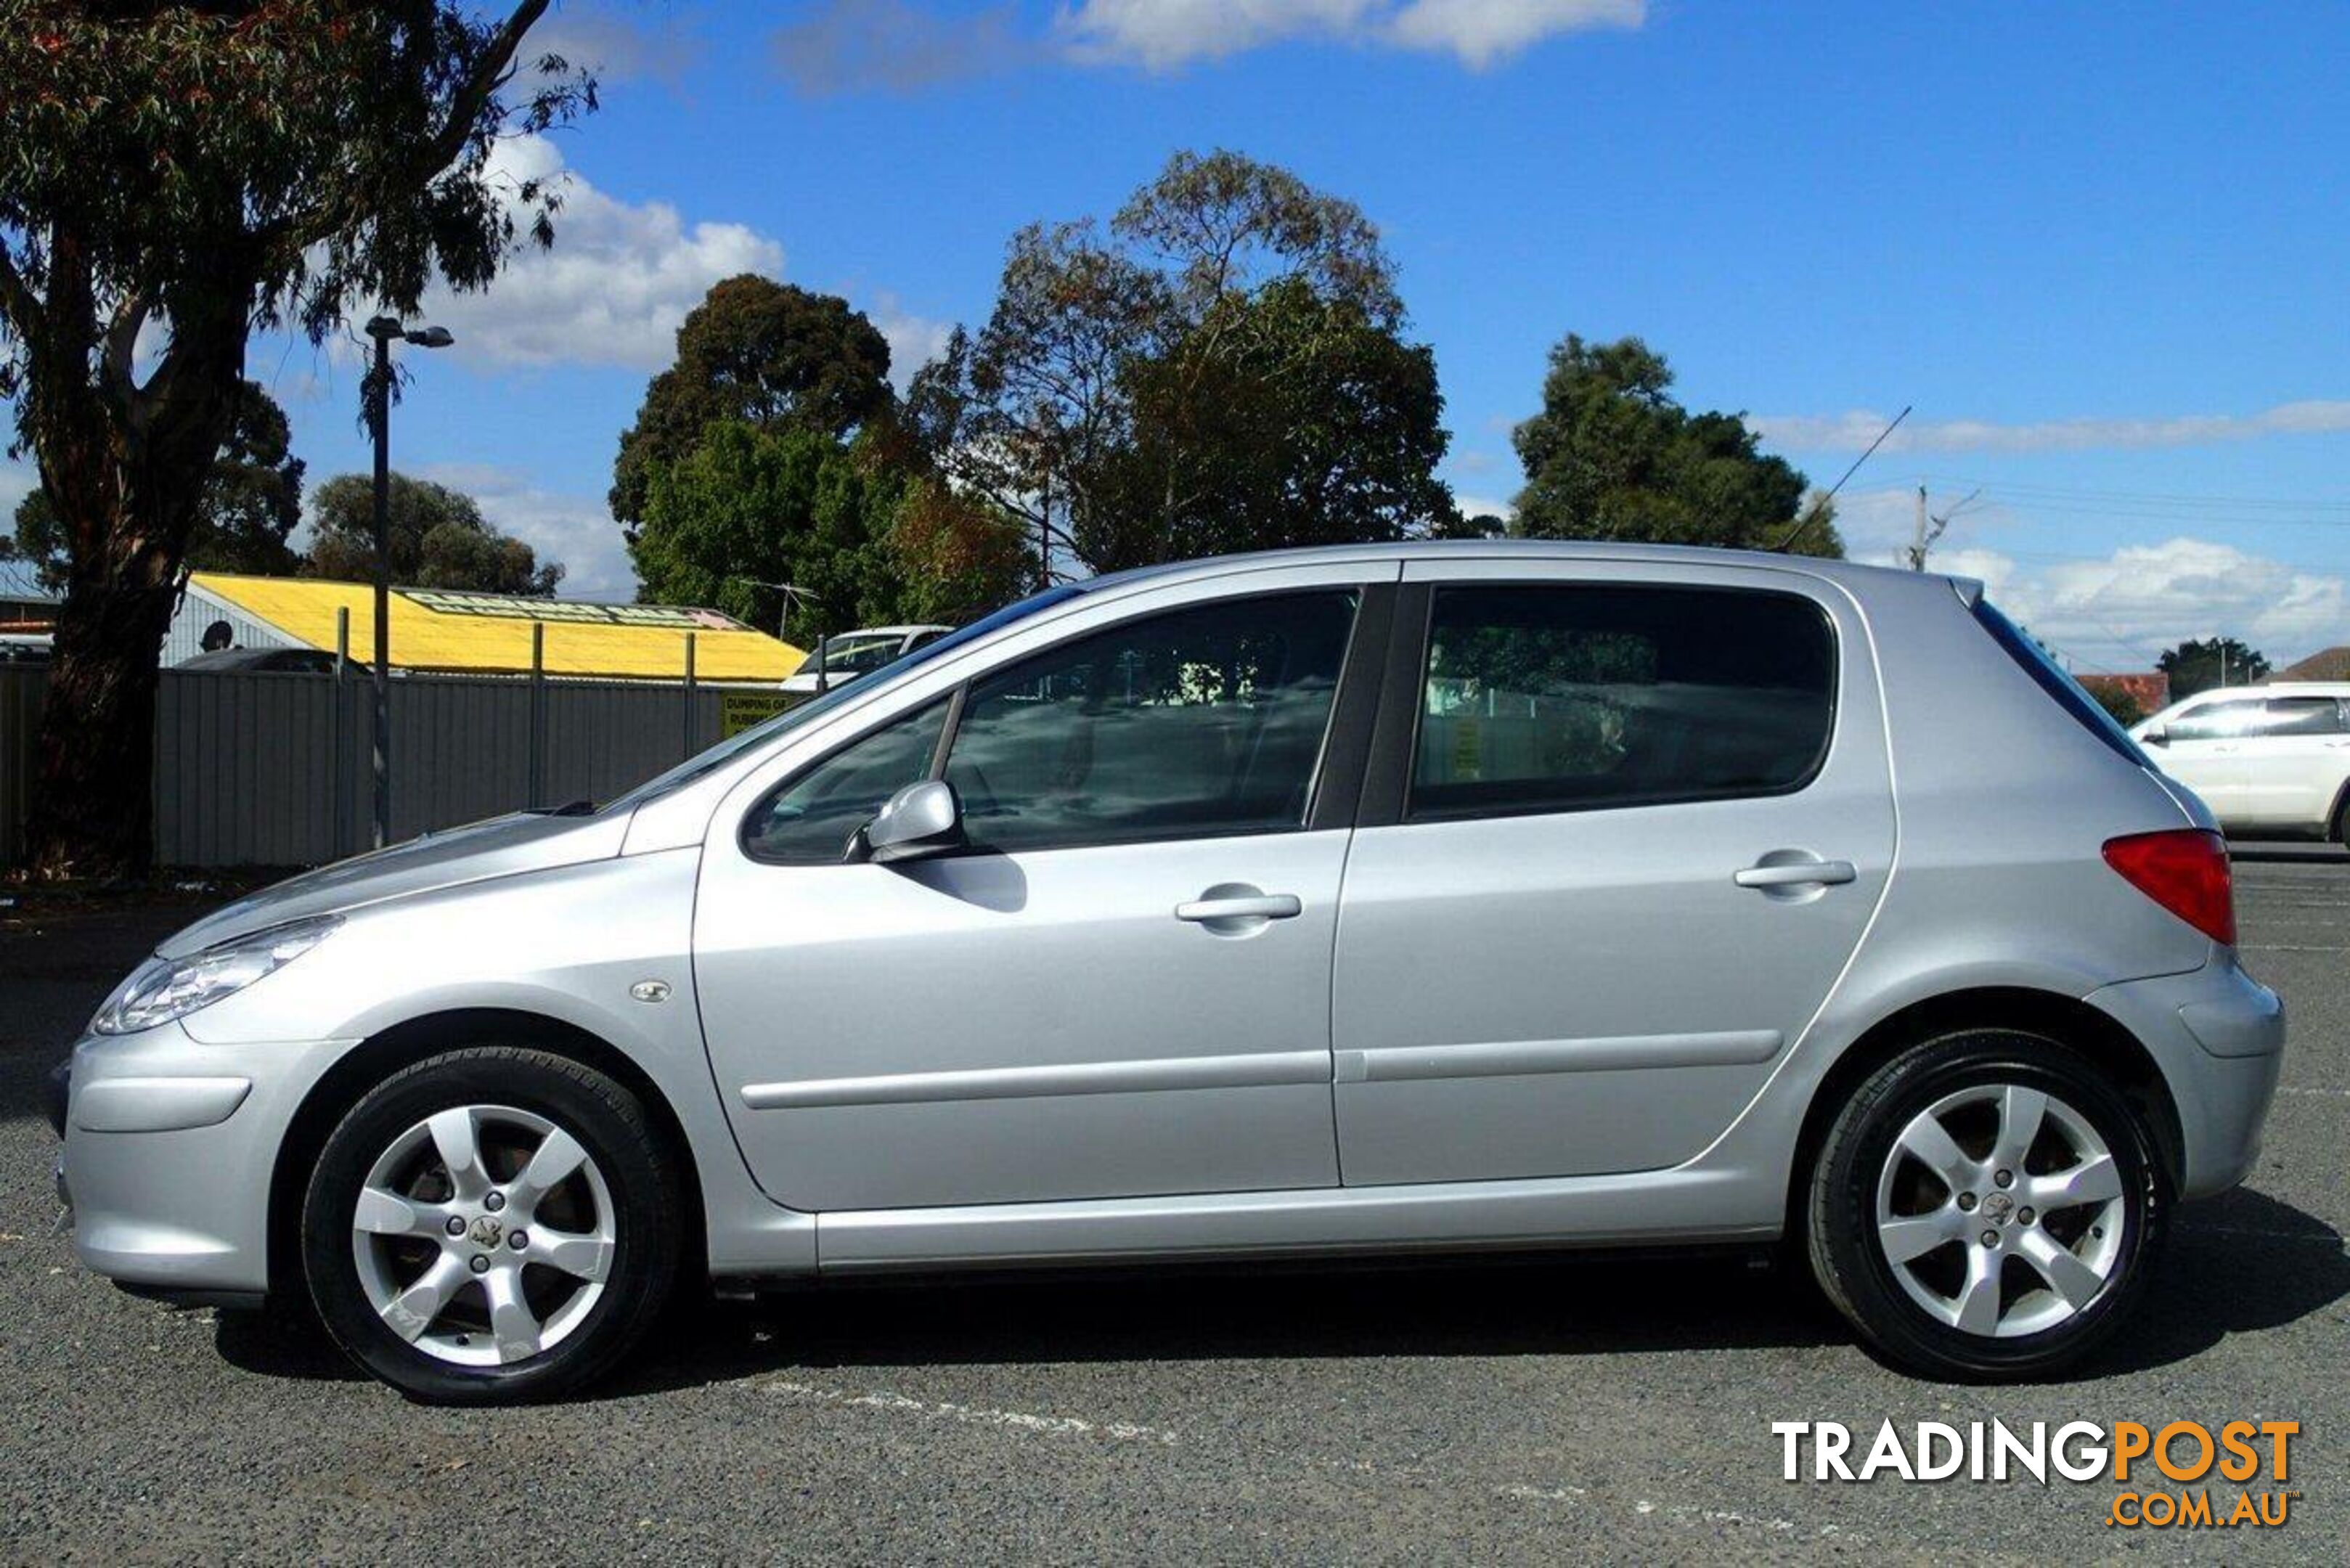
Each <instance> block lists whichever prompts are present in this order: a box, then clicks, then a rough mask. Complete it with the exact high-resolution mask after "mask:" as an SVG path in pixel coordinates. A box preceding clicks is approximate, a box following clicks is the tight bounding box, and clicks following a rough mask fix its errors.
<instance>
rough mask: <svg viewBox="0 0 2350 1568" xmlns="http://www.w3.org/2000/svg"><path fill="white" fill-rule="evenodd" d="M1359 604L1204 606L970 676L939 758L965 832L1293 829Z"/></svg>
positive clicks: (1183, 833)
mask: <svg viewBox="0 0 2350 1568" xmlns="http://www.w3.org/2000/svg"><path fill="white" fill-rule="evenodd" d="M1355 604H1356V595H1355V594H1354V593H1353V592H1352V591H1319V592H1307V593H1295V594H1280V595H1272V596H1267V597H1257V598H1246V599H1232V600H1226V601H1223V602H1220V603H1215V604H1209V605H1202V606H1200V607H1196V608H1191V609H1184V610H1175V611H1170V612H1169V613H1166V614H1163V615H1157V616H1151V617H1149V618H1144V619H1140V620H1136V621H1133V622H1130V623H1128V624H1127V625H1124V626H1118V627H1113V628H1110V629H1108V630H1107V631H1102V632H1097V633H1096V634H1094V635H1093V636H1091V637H1086V638H1081V639H1076V640H1075V641H1073V642H1069V643H1066V644H1064V645H1062V646H1061V647H1058V648H1055V649H1049V650H1047V651H1045V652H1044V653H1041V654H1038V655H1036V656H1035V657H1034V658H1032V659H1024V660H1023V661H1021V662H1020V663H1018V664H1015V665H1014V666H1012V667H1011V668H1009V669H1007V670H1002V671H999V672H998V673H996V674H994V675H992V676H987V677H983V678H982V679H981V680H978V681H976V682H975V683H973V685H972V688H971V690H970V691H969V693H968V695H967V696H966V697H965V699H964V702H963V709H962V718H961V719H960V721H959V722H958V723H957V725H956V729H955V734H954V739H953V741H952V742H951V746H950V750H949V753H948V757H947V768H946V779H947V782H948V783H949V784H952V785H954V787H955V792H956V794H958V795H959V796H960V797H961V798H962V810H963V827H964V831H965V832H966V833H967V834H968V835H969V836H970V838H971V841H972V844H973V845H974V846H980V847H983V848H988V849H998V850H1027V849H1046V848H1059V847H1067V846H1076V845H1087V844H1116V843H1135V842H1139V841H1142V840H1146V839H1155V838H1191V837H1208V836H1222V835H1230V834H1241V833H1269V832H1278V831H1282V830H1285V829H1291V828H1295V827H1298V826H1302V824H1303V823H1304V821H1305V810H1306V805H1307V801H1308V797H1309V795H1310V794H1311V792H1312V789H1313V784H1314V777H1315V768H1316V765H1317V763H1318V762H1319V760H1320V757H1321V752H1322V738H1323V732H1325V730H1326V729H1327V728H1328V725H1329V719H1330V707H1331V701H1332V698H1333V696H1334V694H1335V693H1336V691H1337V686H1338V671H1339V667H1340V665H1341V663H1342V662H1343V661H1344V659H1345V658H1346V651H1347V637H1348V635H1349V633H1350V631H1351V630H1352V628H1353V626H1354V619H1355Z"/></svg>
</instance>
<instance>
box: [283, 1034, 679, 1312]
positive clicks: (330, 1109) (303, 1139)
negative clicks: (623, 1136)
mask: <svg viewBox="0 0 2350 1568" xmlns="http://www.w3.org/2000/svg"><path fill="white" fill-rule="evenodd" d="M480 1044H501V1045H530V1046H534V1047H536V1048H537V1049H539V1050H542V1051H546V1052H550V1053H552V1054H556V1055H558V1056H564V1057H567V1058H568V1059H570V1060H572V1061H575V1062H577V1063H579V1064H582V1065H583V1066H588V1067H593V1068H595V1069H596V1070H597V1071H598V1072H599V1073H603V1074H605V1075H608V1076H609V1077H610V1078H612V1079H613V1080H614V1081H615V1082H618V1083H619V1084H621V1085H625V1086H626V1087H627V1088H628V1089H629V1092H630V1093H632V1094H634V1095H635V1096H637V1098H638V1099H639V1101H640V1102H641V1103H642V1104H643V1106H644V1107H645V1112H646V1114H647V1116H650V1118H651V1121H652V1124H653V1127H654V1128H655V1130H656V1133H657V1135H658V1136H659V1137H660V1139H661V1141H662V1144H663V1149H662V1152H663V1153H665V1154H666V1155H668V1156H669V1158H671V1159H672V1160H674V1161H675V1162H676V1168H677V1169H678V1171H679V1173H680V1175H681V1178H682V1179H681V1183H680V1186H681V1189H682V1190H683V1192H684V1193H685V1195H686V1201H687V1203H688V1204H689V1205H690V1206H691V1210H692V1212H691V1214H690V1215H689V1216H688V1217H687V1219H688V1221H689V1222H688V1224H687V1225H686V1227H685V1230H684V1235H683V1237H682V1242H683V1247H684V1254H685V1255H684V1257H683V1259H682V1260H681V1268H680V1273H679V1277H680V1278H681V1279H683V1280H691V1279H692V1278H694V1277H696V1274H695V1271H698V1270H700V1269H701V1268H702V1255H703V1252H704V1250H705V1246H706V1241H707V1234H706V1220H705V1214H706V1212H707V1210H706V1202H705V1199H704V1197H703V1194H702V1172H701V1169H700V1167H699V1166H698V1164H697V1163H696V1161H695V1159H694V1157H693V1146H692V1143H691V1141H690V1140H689V1139H688V1138H687V1137H686V1135H685V1127H684V1124H683V1123H682V1122H681V1121H680V1119H679V1118H678V1115H677V1109H676V1107H675V1106H672V1105H671V1103H670V1100H669V1096H667V1095H665V1094H663V1093H662V1092H661V1089H660V1085H658V1084H656V1083H655V1082H654V1081H653V1079H652V1078H651V1077H650V1075H648V1074H647V1073H646V1072H645V1070H644V1069H643V1068H642V1067H641V1066H639V1065H638V1064H637V1063H636V1062H635V1061H633V1060H632V1059H630V1057H629V1055H628V1054H627V1053H626V1052H624V1051H621V1050H620V1049H619V1048H618V1047H617V1046H615V1045H613V1044H611V1043H610V1042H609V1041H608V1040H605V1039H603V1038H602V1037H600V1036H598V1035H597V1034H595V1033H591V1032H589V1031H587V1030H586V1029H582V1028H581V1027H579V1026H578V1025H577V1024H576V1023H567V1022H566V1021H564V1020H562V1019H558V1018H550V1017H548V1016H547V1015H546V1014H545V1013H540V1012H525V1011H522V1010H520V1009H515V1008H497V1007H470V1008H458V1009H452V1010H448V1011H444V1012H430V1013H424V1014H421V1015H420V1016H418V1017H415V1018H411V1019H405V1020H403V1021H401V1022H400V1023H395V1024H392V1025H390V1027H388V1028H385V1029H381V1030H379V1031H378V1032H377V1033H374V1034H371V1035H369V1036H368V1037H367V1038H366V1039H365V1040H362V1041H361V1042H359V1044H357V1045H354V1046H353V1047H352V1048H351V1049H350V1050H348V1051H347V1052H345V1053H344V1054H342V1056H341V1057H339V1058H338V1060H337V1061H336V1062H335V1064H334V1065H333V1066H331V1067H329V1068H328V1070H327V1071H326V1072H325V1073H323V1074H321V1075H319V1078H318V1081H317V1083H316V1084H313V1085H311V1086H310V1091H309V1093H308V1094H307V1095H305V1096H303V1098H302V1103H301V1105H300V1106H298V1107H297V1108H296V1110H295V1112H294V1116H293V1118H292V1120H291V1121H290V1122H288V1123H287V1126H286V1135H285V1137H282V1138H281V1139H279V1141H278V1148H277V1158H276V1164H275V1165H274V1166H273V1168H272V1169H271V1173H270V1180H269V1229H268V1241H269V1290H270V1293H271V1294H272V1295H273V1296H277V1297H280V1298H281V1299H283V1298H286V1295H287V1292H288V1287H289V1283H291V1282H298V1281H299V1279H300V1278H301V1272H302V1268H301V1253H302V1248H301V1221H302V1199H303V1193H304V1190H305V1189H306V1188H307V1185H308V1181H309V1174H310V1171H311V1168H313V1167H314V1166H315V1165H316V1164H317V1158H318V1155H319V1153H320V1151H321V1150H323V1149H324V1148H325V1147H326V1145H327V1139H328V1137H330V1136H331V1135H332V1134H333V1132H334V1130H335V1127H337V1125H338V1124H339V1123H340V1122H341V1121H342V1119H343V1117H344V1116H346V1115H347V1114H348V1112H349V1111H350V1108H351V1107H352V1106H356V1105H357V1104H359V1100H360V1098H361V1097H362V1096H365V1095H366V1094H367V1092H368V1091H369V1089H371V1088H373V1087H374V1086H375V1085H378V1084H380V1083H381V1082H382V1081H383V1080H384V1079H385V1078H387V1077H389V1076H390V1075H392V1074H394V1073H396V1072H399V1071H400V1069H401V1068H403V1067H407V1066H410V1065H411V1064H415V1063H418V1062H421V1061H423V1060H424V1059H425V1058H426V1057H428V1056H432V1055H433V1054H437V1053H439V1052H442V1051H445V1050H451V1049H453V1048H455V1047H458V1046H461V1045H480ZM298 1294H299V1293H298V1291H297V1292H296V1296H297V1297H298Z"/></svg>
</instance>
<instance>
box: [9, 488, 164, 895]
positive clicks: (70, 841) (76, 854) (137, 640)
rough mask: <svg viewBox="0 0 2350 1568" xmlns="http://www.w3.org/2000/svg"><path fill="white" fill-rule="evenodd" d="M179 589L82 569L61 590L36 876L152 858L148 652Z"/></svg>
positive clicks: (102, 869)
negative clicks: (104, 577)
mask: <svg viewBox="0 0 2350 1568" xmlns="http://www.w3.org/2000/svg"><path fill="white" fill-rule="evenodd" d="M132 526H136V524H132ZM174 597H176V596H175V591H174V587H173V585H172V584H171V583H169V582H166V583H164V584H162V585H161V586H160V587H158V586H152V585H142V586H139V587H131V586H130V585H126V584H120V583H109V582H106V581H103V580H101V579H100V577H99V574H96V573H86V572H77V573H76V574H75V575H74V578H73V581H72V583H71V584H70V586H68V588H67V590H66V600H65V605H64V607H63V610H62V612H61V613H60V615H59V616H58V618H57V652H56V657H55V658H54V659H53V660H52V662H51V663H50V666H49V689H48V695H47V699H46V700H45V701H43V703H42V707H41V732H40V768H39V772H38V774H37V775H36V780H35V783H34V786H33V811H32V816H31V819H30V820H29V821H28V822H27V823H26V837H27V839H28V840H29V842H30V846H31V849H32V868H33V874H34V876H36V877H42V878H45V879H60V878H65V877H73V878H76V879H89V880H98V881H111V880H116V879H119V878H122V877H140V876H143V875H145V873H146V872H147V871H148V869H149V868H150V867H151V866H152V865H153V863H154V857H155V801H154V792H153V779H154V773H155V690H156V685H157V681H158V675H157V672H156V660H157V656H158V655H159V653H160V652H161V644H162V639H163V633H164V631H165V629H166V628H168V627H169V626H170V625H171V620H172V599H173V598H174Z"/></svg>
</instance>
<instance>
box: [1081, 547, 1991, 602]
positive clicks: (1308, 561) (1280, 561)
mask: <svg viewBox="0 0 2350 1568" xmlns="http://www.w3.org/2000/svg"><path fill="white" fill-rule="evenodd" d="M1462 556H1477V557H1480V558H1485V559H1500V560H1534V561H1622V562H1653V563H1655V564H1657V565H1659V566H1764V567H1775V568H1777V569H1779V570H1781V571H1785V570H1789V569H1791V568H1792V569H1794V570H1797V571H1803V572H1808V573H1810V574H1812V575H1814V576H1820V577H1825V578H1826V579H1828V580H1829V581H1831V582H1838V583H1843V584H1845V585H1846V586H1848V587H1856V588H1858V587H1862V586H1864V585H1866V584H1868V583H1872V582H1874V583H1887V582H1900V583H1916V582H1917V581H1918V579H1919V578H1920V576H1924V577H1927V578H1929V579H1931V580H1939V581H1942V582H1946V583H1950V584H1951V585H1953V586H1954V587H1956V588H1957V589H1958V591H1959V593H1960V597H1964V598H1966V599H1967V600H1968V601H1969V602H1970V603H1971V602H1972V601H1973V600H1974V599H1976V598H1978V597H1981V594H1982V584H1981V583H1980V582H1978V581H1976V580H1975V579H1973V578H1971V577H1960V576H1945V575H1943V574H1941V573H1923V574H1921V573H1918V572H1912V571H1909V570H1908V569H1906V568H1902V567H1895V566H1864V565H1863V564H1861V563H1860V562H1857V561H1839V560H1835V559H1832V558H1830V557H1828V556H1790V555H1784V554H1782V553H1780V552H1778V551H1773V550H1724V549H1716V548H1713V547H1711V546H1707V545H1648V544H1619V543H1616V542H1614V541H1610V540H1600V539H1414V540H1407V541H1401V542H1399V543H1396V544H1385V545H1305V546H1302V547H1299V548H1296V549H1290V550H1260V551H1256V552H1254V553H1252V554H1248V555H1240V556H1205V557H1203V558H1201V559H1199V560H1196V561H1176V562H1170V563H1169V564H1167V565H1164V566H1137V567H1134V568H1132V569H1131V570H1128V571H1124V572H1113V573H1110V574H1109V575H1107V576H1100V577H1094V578H1090V579H1088V580H1087V581H1085V582H1082V583H1080V584H1078V585H1077V586H1078V587H1081V588H1083V589H1086V590H1087V591H1091V590H1093V589H1095V588H1101V587H1122V586H1124V585H1126V584H1129V583H1140V582H1146V581H1157V582H1175V581H1180V579H1182V578H1184V577H1188V576H1201V577H1206V576H1217V575H1219V574H1221V573H1223V572H1228V571H1233V570H1238V569H1245V568H1249V567H1253V566H1274V565H1278V566H1317V565H1321V564H1324V563H1329V564H1333V565H1336V564H1340V563H1344V562H1347V561H1441V560H1446V559H1451V558H1458V557H1462Z"/></svg>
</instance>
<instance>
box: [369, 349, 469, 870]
mask: <svg viewBox="0 0 2350 1568" xmlns="http://www.w3.org/2000/svg"><path fill="white" fill-rule="evenodd" d="M367 335H368V336H369V337H372V338H374V339H375V368H374V369H373V370H372V371H370V372H369V377H368V389H367V394H366V399H367V411H368V423H369V425H370V426H371V427H373V433H374V436H375V671H374V673H375V680H374V686H375V725H374V730H375V744H374V758H373V765H374V769H375V835H374V847H376V848H378V849H381V848H382V847H383V846H385V845H387V844H389V843H390V842H391V342H392V339H393V338H395V337H398V338H401V339H404V340H405V341H407V342H410V343H413V344H415V345H416V346H417V347H418V348H447V347H448V346H449V345H450V344H451V343H452V342H454V341H455V339H454V338H452V337H451V336H450V335H449V329H448V328H447V327H418V328H416V329H415V330H413V331H411V330H410V329H409V328H408V327H404V326H402V325H401V323H400V318H399V317H393V316H379V317H376V318H375V319H374V320H372V321H370V322H369V323H368V324H367Z"/></svg>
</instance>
